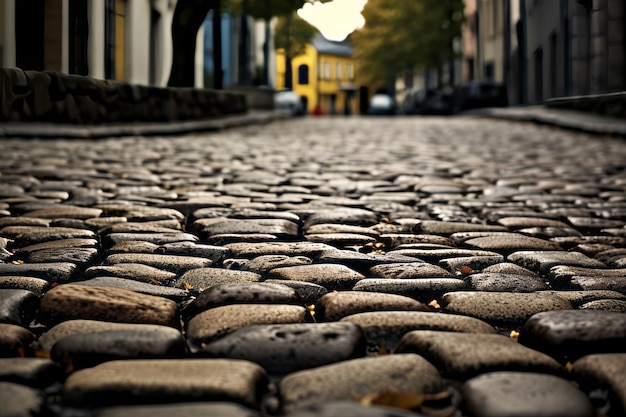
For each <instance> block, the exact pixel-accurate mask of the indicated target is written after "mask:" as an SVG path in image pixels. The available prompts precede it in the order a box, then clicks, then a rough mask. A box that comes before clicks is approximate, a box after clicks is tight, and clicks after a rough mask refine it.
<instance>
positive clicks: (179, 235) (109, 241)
mask: <svg viewBox="0 0 626 417" xmlns="http://www.w3.org/2000/svg"><path fill="white" fill-rule="evenodd" d="M198 240H199V239H198V237H196V236H195V235H192V234H191V233H183V232H177V231H169V232H157V233H146V232H142V233H109V234H107V235H103V236H102V243H103V245H104V246H105V247H107V248H108V247H111V246H114V245H116V244H118V243H122V242H128V241H131V242H133V241H136V242H149V243H154V244H155V245H165V244H168V243H175V242H183V241H187V242H196V241H198Z"/></svg>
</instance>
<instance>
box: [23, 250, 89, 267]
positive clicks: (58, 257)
mask: <svg viewBox="0 0 626 417" xmlns="http://www.w3.org/2000/svg"><path fill="white" fill-rule="evenodd" d="M99 259H100V255H99V253H98V249H96V248H55V249H41V250H38V251H32V252H30V253H29V254H28V256H27V257H26V259H25V262H27V263H55V262H56V263H62V262H69V263H74V264H76V265H79V266H81V267H86V266H88V265H92V264H94V263H96V262H98V261H99Z"/></svg>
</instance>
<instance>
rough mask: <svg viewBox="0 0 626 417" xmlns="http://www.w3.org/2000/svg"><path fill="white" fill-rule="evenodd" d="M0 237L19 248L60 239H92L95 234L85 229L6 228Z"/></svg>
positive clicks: (1, 230)
mask: <svg viewBox="0 0 626 417" xmlns="http://www.w3.org/2000/svg"><path fill="white" fill-rule="evenodd" d="M0 235H2V236H5V237H9V238H11V239H13V240H16V241H19V242H20V245H21V246H28V245H34V244H36V243H42V242H48V241H51V240H61V239H93V238H94V237H95V233H94V232H92V231H91V230H87V229H74V228H69V227H37V226H7V227H4V228H2V229H0Z"/></svg>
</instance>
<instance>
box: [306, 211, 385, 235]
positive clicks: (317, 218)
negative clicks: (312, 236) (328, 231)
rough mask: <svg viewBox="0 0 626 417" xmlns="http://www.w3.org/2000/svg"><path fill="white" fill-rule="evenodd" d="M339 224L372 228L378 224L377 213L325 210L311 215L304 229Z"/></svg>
mask: <svg viewBox="0 0 626 417" xmlns="http://www.w3.org/2000/svg"><path fill="white" fill-rule="evenodd" d="M328 223H339V224H349V225H353V226H372V225H374V224H376V223H378V217H377V215H376V214H375V213H372V212H371V211H368V210H363V209H359V208H336V209H334V210H323V211H319V212H317V213H314V214H312V215H310V216H309V217H308V218H307V219H306V221H305V222H304V229H305V230H306V229H308V228H310V227H311V226H314V225H317V224H328Z"/></svg>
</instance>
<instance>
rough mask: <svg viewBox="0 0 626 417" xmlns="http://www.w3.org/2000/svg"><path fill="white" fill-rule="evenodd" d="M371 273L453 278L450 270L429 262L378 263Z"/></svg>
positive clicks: (372, 274) (376, 275)
mask: <svg viewBox="0 0 626 417" xmlns="http://www.w3.org/2000/svg"><path fill="white" fill-rule="evenodd" d="M369 275H370V276H372V277H379V278H393V279H415V278H452V277H454V275H452V274H451V273H450V272H448V271H446V270H445V269H443V268H441V267H440V266H437V265H433V264H430V263H427V262H411V263H394V264H385V265H376V266H373V267H371V268H370V270H369Z"/></svg>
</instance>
